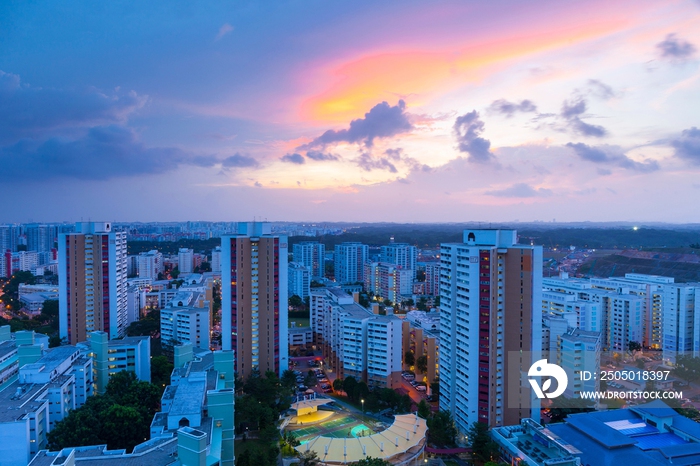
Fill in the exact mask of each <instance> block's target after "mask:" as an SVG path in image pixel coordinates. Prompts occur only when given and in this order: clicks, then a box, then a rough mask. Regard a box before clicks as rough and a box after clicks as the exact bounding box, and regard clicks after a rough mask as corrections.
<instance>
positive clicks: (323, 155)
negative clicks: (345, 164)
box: [306, 150, 340, 162]
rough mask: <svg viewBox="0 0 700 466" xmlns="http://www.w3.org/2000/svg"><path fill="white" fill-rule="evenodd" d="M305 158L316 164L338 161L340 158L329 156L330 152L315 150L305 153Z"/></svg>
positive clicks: (333, 155)
mask: <svg viewBox="0 0 700 466" xmlns="http://www.w3.org/2000/svg"><path fill="white" fill-rule="evenodd" d="M306 157H308V158H310V159H311V160H316V161H317V162H323V161H338V160H340V157H338V156H337V155H335V154H331V153H330V152H321V151H316V150H310V151H307V152H306Z"/></svg>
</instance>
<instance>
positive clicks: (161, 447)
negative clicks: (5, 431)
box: [29, 437, 179, 466]
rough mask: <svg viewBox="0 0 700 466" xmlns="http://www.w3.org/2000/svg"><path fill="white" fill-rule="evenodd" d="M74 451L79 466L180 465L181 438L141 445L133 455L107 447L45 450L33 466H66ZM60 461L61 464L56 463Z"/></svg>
mask: <svg viewBox="0 0 700 466" xmlns="http://www.w3.org/2000/svg"><path fill="white" fill-rule="evenodd" d="M71 450H73V451H74V452H75V462H76V463H78V464H82V465H89V464H95V463H97V464H105V463H106V464H115V465H119V466H142V465H144V464H148V465H153V466H166V465H171V464H172V465H174V464H179V462H177V437H160V438H155V439H152V440H149V441H147V442H144V443H142V444H140V445H137V446H136V447H135V448H134V451H133V452H132V453H130V454H126V453H124V450H107V445H95V446H89V447H77V448H65V449H63V450H62V451H60V452H49V451H46V450H42V451H40V452H39V453H37V454H36V456H34V459H32V461H31V462H30V463H29V465H30V466H51V465H55V464H62V463H61V462H59V461H60V459H59V458H60V457H67V455H68V454H69V453H70V452H71ZM56 460H58V461H56Z"/></svg>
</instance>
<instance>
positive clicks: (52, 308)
mask: <svg viewBox="0 0 700 466" xmlns="http://www.w3.org/2000/svg"><path fill="white" fill-rule="evenodd" d="M39 316H40V318H41V320H42V321H43V322H46V323H47V324H48V325H49V326H50V327H51V329H52V330H53V331H55V332H58V300H56V299H48V300H46V301H44V304H43V305H42V308H41V314H40V315H39Z"/></svg>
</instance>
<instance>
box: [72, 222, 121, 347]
mask: <svg viewBox="0 0 700 466" xmlns="http://www.w3.org/2000/svg"><path fill="white" fill-rule="evenodd" d="M58 268H59V272H58V287H59V297H58V303H59V334H60V336H61V338H66V339H67V340H68V343H70V344H71V345H75V344H76V343H79V342H83V341H86V340H87V339H88V335H89V333H90V332H94V331H103V332H106V333H107V335H109V338H117V337H121V336H124V331H125V329H126V325H127V289H126V285H127V284H126V233H125V232H122V231H112V226H111V224H110V223H108V222H107V223H93V222H88V223H78V224H76V228H75V233H61V234H60V235H59V239H58Z"/></svg>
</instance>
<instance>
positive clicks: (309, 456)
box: [299, 450, 319, 466]
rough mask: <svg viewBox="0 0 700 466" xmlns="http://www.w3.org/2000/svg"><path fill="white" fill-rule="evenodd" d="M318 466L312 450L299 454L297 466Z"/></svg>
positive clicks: (316, 457)
mask: <svg viewBox="0 0 700 466" xmlns="http://www.w3.org/2000/svg"><path fill="white" fill-rule="evenodd" d="M317 464H319V461H318V456H317V455H316V452H315V451H313V450H309V451H305V452H303V453H299V466H316V465H317Z"/></svg>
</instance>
